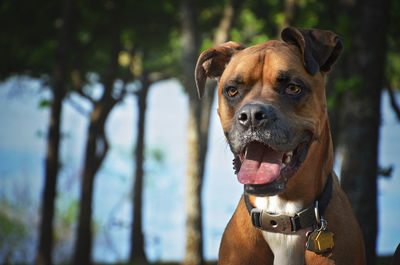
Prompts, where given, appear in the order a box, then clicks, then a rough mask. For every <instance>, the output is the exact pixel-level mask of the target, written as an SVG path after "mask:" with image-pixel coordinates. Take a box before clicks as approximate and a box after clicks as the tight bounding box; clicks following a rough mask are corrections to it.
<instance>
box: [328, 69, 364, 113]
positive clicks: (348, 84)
mask: <svg viewBox="0 0 400 265" xmlns="http://www.w3.org/2000/svg"><path fill="white" fill-rule="evenodd" d="M333 82H334V83H333V87H334V91H332V92H331V93H330V95H329V97H328V98H327V103H328V108H330V109H334V108H337V107H339V105H340V99H341V96H342V95H343V94H344V92H346V91H351V92H352V93H359V92H360V91H361V90H362V78H361V77H360V76H352V77H350V78H336V79H335V80H333Z"/></svg>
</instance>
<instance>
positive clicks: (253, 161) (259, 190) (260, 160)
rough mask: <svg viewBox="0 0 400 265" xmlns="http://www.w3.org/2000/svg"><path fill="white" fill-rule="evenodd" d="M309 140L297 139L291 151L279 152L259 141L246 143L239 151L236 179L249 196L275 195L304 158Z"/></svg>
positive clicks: (283, 186) (282, 188)
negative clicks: (296, 143)
mask: <svg viewBox="0 0 400 265" xmlns="http://www.w3.org/2000/svg"><path fill="white" fill-rule="evenodd" d="M309 146H310V141H304V142H301V143H300V144H299V145H297V147H296V148H294V149H293V150H291V151H288V152H283V151H279V150H277V149H275V148H273V147H271V146H269V145H267V144H265V143H262V142H259V141H252V142H249V143H248V144H247V145H246V146H245V147H244V148H243V149H242V152H241V153H240V155H239V157H240V162H241V166H240V170H239V172H238V180H239V182H240V183H242V184H245V192H246V193H249V194H252V195H259V196H261V195H268V196H269V195H276V194H279V193H281V192H283V190H284V189H285V184H286V182H287V180H288V179H289V178H290V177H291V176H292V175H294V173H295V172H296V171H297V169H298V168H299V167H300V166H301V164H302V162H303V161H304V160H305V157H306V155H307V151H308V148H309Z"/></svg>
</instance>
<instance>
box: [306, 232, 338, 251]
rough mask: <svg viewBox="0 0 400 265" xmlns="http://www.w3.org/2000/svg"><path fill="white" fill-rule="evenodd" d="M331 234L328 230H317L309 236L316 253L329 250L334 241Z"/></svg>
mask: <svg viewBox="0 0 400 265" xmlns="http://www.w3.org/2000/svg"><path fill="white" fill-rule="evenodd" d="M333 236H334V234H333V233H332V232H329V231H324V230H321V231H318V233H316V235H315V236H314V237H312V238H311V240H312V241H313V243H314V249H315V250H316V251H315V252H316V253H323V252H326V251H328V250H331V249H332V248H333V246H334V245H335V243H334V242H333Z"/></svg>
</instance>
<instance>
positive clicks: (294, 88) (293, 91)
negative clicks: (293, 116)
mask: <svg viewBox="0 0 400 265" xmlns="http://www.w3.org/2000/svg"><path fill="white" fill-rule="evenodd" d="M300 92H301V87H300V86H298V85H295V84H290V85H288V87H287V88H286V89H285V93H286V94H288V95H298V94H300Z"/></svg>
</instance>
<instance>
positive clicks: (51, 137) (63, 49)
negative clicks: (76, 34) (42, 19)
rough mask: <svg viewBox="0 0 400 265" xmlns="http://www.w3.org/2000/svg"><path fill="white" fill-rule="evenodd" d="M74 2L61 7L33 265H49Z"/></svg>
mask: <svg viewBox="0 0 400 265" xmlns="http://www.w3.org/2000/svg"><path fill="white" fill-rule="evenodd" d="M73 5H74V0H64V1H63V6H62V8H63V9H62V20H63V25H62V26H61V28H60V32H59V36H58V48H57V51H56V57H55V65H54V73H53V76H52V79H53V85H52V94H53V99H52V102H51V110H50V122H49V123H50V124H49V128H48V133H47V151H46V165H45V185H44V191H43V194H42V208H41V222H40V231H39V243H38V249H37V252H36V257H35V264H36V265H51V264H53V260H52V253H53V223H54V208H55V200H56V193H57V192H56V191H57V177H58V169H59V164H60V162H59V147H60V138H61V137H60V136H61V129H60V127H61V113H62V101H63V99H64V97H65V94H66V90H67V88H66V83H67V76H68V68H69V67H68V56H69V54H70V53H71V41H72V27H73V26H72V23H73V22H72V20H73Z"/></svg>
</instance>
